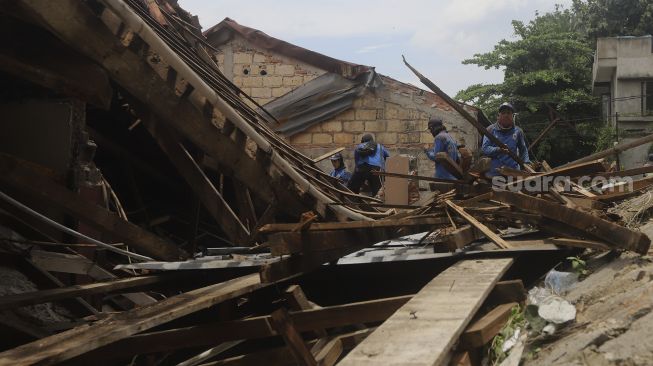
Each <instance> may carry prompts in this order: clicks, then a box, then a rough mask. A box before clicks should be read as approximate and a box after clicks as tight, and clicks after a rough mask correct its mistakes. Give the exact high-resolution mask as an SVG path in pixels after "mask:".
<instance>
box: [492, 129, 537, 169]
mask: <svg viewBox="0 0 653 366" xmlns="http://www.w3.org/2000/svg"><path fill="white" fill-rule="evenodd" d="M487 130H488V132H489V133H491V134H493V135H494V136H495V137H496V138H497V139H499V141H501V142H503V143H504V144H506V145H507V146H508V149H509V150H510V151H512V152H513V153H514V154H515V155H517V156H519V158H520V159H522V160H523V161H524V163H530V162H531V161H530V158H529V157H528V146H526V140H525V138H524V131H522V129H521V128H519V127H517V126H514V125H513V126H512V128H509V129H507V130H504V129H501V128H500V127H499V125H498V124H497V123H494V124H493V125H491V126H490V127H488V128H487ZM500 150H501V149H500V148H499V147H498V146H496V145H495V144H494V143H493V142H492V141H490V139H488V138H487V137H486V136H484V137H483V145H482V146H481V151H482V152H483V155H485V156H488V157H490V158H492V165H491V168H490V171H489V172H487V175H488V176H489V177H494V176H496V175H499V173H498V172H497V168H501V167H502V166H505V167H508V168H513V169H519V163H517V162H516V161H514V160H513V159H512V158H511V157H510V156H509V155H506V154H503V153H500Z"/></svg>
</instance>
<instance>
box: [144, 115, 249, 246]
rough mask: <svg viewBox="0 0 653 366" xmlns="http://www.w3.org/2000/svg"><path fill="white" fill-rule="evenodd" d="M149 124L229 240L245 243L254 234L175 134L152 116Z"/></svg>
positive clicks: (155, 138)
mask: <svg viewBox="0 0 653 366" xmlns="http://www.w3.org/2000/svg"><path fill="white" fill-rule="evenodd" d="M145 126H146V127H147V130H148V131H149V132H150V135H152V137H153V138H154V140H155V141H156V142H157V143H158V144H159V147H160V148H161V150H163V152H164V153H165V154H166V155H167V156H168V159H170V162H172V164H173V165H174V166H175V168H177V171H178V172H179V174H180V175H181V176H182V177H183V178H184V180H185V181H186V183H188V186H189V187H190V188H191V189H192V190H193V192H195V194H196V195H197V197H198V198H199V199H200V201H201V202H202V205H204V207H205V208H206V210H207V211H208V212H209V214H210V215H211V216H212V217H213V219H214V220H215V221H216V223H217V224H218V225H220V228H221V229H222V230H223V231H224V233H225V234H226V235H227V237H228V238H229V240H231V241H232V242H233V243H237V244H238V243H245V242H246V241H247V239H248V238H249V236H250V234H249V230H247V228H246V227H245V225H243V223H242V222H241V221H240V219H239V218H238V216H236V214H235V213H234V211H233V210H232V208H231V207H230V206H229V204H228V203H227V201H226V200H225V199H224V197H222V194H220V192H219V191H218V190H217V189H216V188H215V186H214V185H213V182H211V180H210V179H209V177H207V176H206V174H205V173H204V172H203V171H202V168H200V166H199V165H198V164H197V162H196V161H195V160H194V159H193V157H192V156H191V155H190V153H189V152H188V150H186V148H185V147H184V146H183V145H182V144H181V142H180V141H179V139H178V138H176V137H175V134H174V133H173V132H172V131H171V130H169V129H168V128H167V127H166V126H164V125H161V124H156V123H155V122H154V121H153V120H152V119H149V118H148V119H146V120H145Z"/></svg>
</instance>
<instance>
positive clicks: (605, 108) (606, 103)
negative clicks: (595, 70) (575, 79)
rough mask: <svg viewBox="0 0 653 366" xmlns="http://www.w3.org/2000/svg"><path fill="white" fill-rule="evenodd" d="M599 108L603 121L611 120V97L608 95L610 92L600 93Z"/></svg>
mask: <svg viewBox="0 0 653 366" xmlns="http://www.w3.org/2000/svg"><path fill="white" fill-rule="evenodd" d="M601 105H602V107H601V110H602V112H603V121H605V122H610V121H612V118H611V114H612V99H611V97H610V94H603V95H601Z"/></svg>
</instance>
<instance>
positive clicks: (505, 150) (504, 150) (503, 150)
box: [499, 147, 510, 154]
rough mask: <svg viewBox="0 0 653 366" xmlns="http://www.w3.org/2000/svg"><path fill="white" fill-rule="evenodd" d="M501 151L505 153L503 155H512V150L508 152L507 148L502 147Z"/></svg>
mask: <svg viewBox="0 0 653 366" xmlns="http://www.w3.org/2000/svg"><path fill="white" fill-rule="evenodd" d="M499 150H500V151H501V153H503V154H509V153H510V150H508V148H507V147H500V148H499Z"/></svg>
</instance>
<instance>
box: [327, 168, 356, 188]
mask: <svg viewBox="0 0 653 366" xmlns="http://www.w3.org/2000/svg"><path fill="white" fill-rule="evenodd" d="M329 175H330V176H332V177H335V178H338V179H340V182H342V184H344V185H347V183H349V179H350V178H351V173H350V172H348V171H347V169H345V167H344V166H343V167H340V168H338V169H334V170H333V171H332V172H331V174H329Z"/></svg>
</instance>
